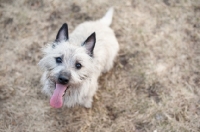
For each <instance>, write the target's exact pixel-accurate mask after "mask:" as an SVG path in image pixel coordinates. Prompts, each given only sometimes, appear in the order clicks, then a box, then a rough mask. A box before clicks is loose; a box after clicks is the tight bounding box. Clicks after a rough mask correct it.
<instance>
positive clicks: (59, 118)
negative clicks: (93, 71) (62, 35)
mask: <svg viewBox="0 0 200 132" xmlns="http://www.w3.org/2000/svg"><path fill="white" fill-rule="evenodd" d="M111 6H114V7H115V15H114V21H113V24H112V28H113V29H114V31H115V33H116V36H117V38H118V40H119V43H120V48H121V50H120V53H119V56H118V58H117V60H116V63H115V66H114V68H113V69H112V71H110V72H109V73H107V74H104V75H102V76H101V78H100V79H99V90H98V93H97V95H96V96H95V99H94V104H93V108H92V109H85V108H83V107H79V106H77V107H75V108H70V109H69V108H62V109H53V108H51V107H50V106H49V99H48V98H47V97H45V96H44V95H43V94H42V93H41V92H40V89H41V84H40V83H39V79H40V76H41V71H40V70H39V67H38V66H37V63H38V61H39V59H40V58H41V52H40V49H41V47H42V46H44V44H46V43H47V42H49V41H51V40H54V38H55V35H56V33H57V30H58V29H59V27H60V26H61V24H62V23H64V22H67V23H68V25H69V30H70V32H71V31H72V30H73V29H74V28H75V26H76V25H77V24H79V23H81V22H83V21H85V20H93V19H97V18H100V17H101V16H102V15H103V14H104V13H105V12H106V11H107V9H108V8H109V7H111ZM0 28H1V30H0V47H1V48H0V131H2V132H4V131H5V132H14V131H15V132H23V131H30V132H33V131H37V132H58V131H59V132H68V131H69V132H78V131H81V132H82V131H85V132H90V131H91V132H94V131H95V132H109V131H110V132H111V131H112V132H134V131H135V132H153V131H154V130H157V132H169V131H176V132H188V131H193V132H198V131H200V89H199V88H200V68H199V67H200V2H199V1H198V0H171V1H169V0H163V1H161V0H160V1H158V0H152V1H148V2H146V1H144V0H132V1H130V0H127V1H117V2H116V1H115V0H110V1H107V0H97V1H93V2H91V1H86V0H82V1H78V0H75V1H73V2H72V1H58V0H55V1H49V2H46V1H44V0H43V1H42V0H21V1H14V0H0Z"/></svg>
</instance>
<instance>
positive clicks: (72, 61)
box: [39, 24, 96, 108]
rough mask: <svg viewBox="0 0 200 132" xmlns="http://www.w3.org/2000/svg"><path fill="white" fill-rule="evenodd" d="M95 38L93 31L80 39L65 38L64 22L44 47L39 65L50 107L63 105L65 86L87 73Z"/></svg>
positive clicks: (91, 67)
mask: <svg viewBox="0 0 200 132" xmlns="http://www.w3.org/2000/svg"><path fill="white" fill-rule="evenodd" d="M95 42H96V38H95V33H93V34H91V35H90V36H89V37H88V38H87V39H86V40H85V41H84V42H83V43H80V44H72V43H71V42H69V41H68V28H67V24H63V26H62V27H61V28H60V30H59V31H58V34H57V36H56V40H55V42H53V43H52V44H50V45H48V46H47V47H46V48H45V49H44V53H45V56H44V57H43V58H42V59H41V60H40V62H39V65H40V66H41V67H42V69H44V70H45V72H46V77H45V79H46V80H45V82H48V83H44V85H47V86H46V87H47V88H48V90H49V91H51V93H52V97H51V101H50V104H51V105H52V106H53V107H56V108H59V107H61V106H62V103H63V102H62V97H63V95H64V94H65V91H66V90H67V89H68V88H70V87H76V86H78V85H81V83H82V82H83V81H84V80H85V79H87V78H89V77H90V72H91V69H93V59H92V58H93V49H94V46H95ZM76 45H80V46H76Z"/></svg>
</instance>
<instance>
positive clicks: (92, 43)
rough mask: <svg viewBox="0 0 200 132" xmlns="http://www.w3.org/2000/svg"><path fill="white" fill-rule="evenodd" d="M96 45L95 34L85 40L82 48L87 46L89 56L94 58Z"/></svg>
mask: <svg viewBox="0 0 200 132" xmlns="http://www.w3.org/2000/svg"><path fill="white" fill-rule="evenodd" d="M95 43H96V34H95V32H94V33H92V34H91V35H90V36H89V37H88V38H87V39H86V40H85V42H84V43H83V45H82V46H85V48H86V49H87V51H88V54H89V55H90V56H91V57H92V56H93V50H94V46H95Z"/></svg>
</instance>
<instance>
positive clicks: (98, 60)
mask: <svg viewBox="0 0 200 132" xmlns="http://www.w3.org/2000/svg"><path fill="white" fill-rule="evenodd" d="M112 14H113V9H112V8H111V9H110V10H109V11H108V12H107V14H106V15H105V17H103V18H102V19H100V20H97V21H88V22H84V23H82V24H80V25H78V26H77V28H76V29H75V30H74V31H73V32H72V33H71V34H70V35H69V39H68V40H67V41H61V42H53V43H51V44H49V45H48V46H47V47H46V48H44V57H43V59H41V61H40V62H39V65H40V66H41V67H42V69H44V71H45V72H44V74H43V76H42V79H41V81H42V83H43V85H44V87H43V92H44V93H45V94H47V95H49V96H51V95H52V93H53V91H54V89H55V82H54V80H56V79H57V78H58V75H59V72H60V71H66V72H70V73H71V79H70V80H69V85H70V88H68V89H67V91H66V94H65V96H64V105H65V106H67V107H72V106H74V105H76V104H80V105H83V106H85V107H87V108H90V107H91V106H92V100H93V99H92V98H93V96H94V94H95V93H96V90H97V89H98V83H97V81H98V77H99V76H100V75H101V73H102V72H107V71H109V70H110V69H111V68H112V67H113V61H114V59H115V57H116V55H117V53H118V50H119V45H118V42H117V39H116V37H115V34H114V32H113V30H112V29H111V28H110V27H109V25H110V24H111V22H112ZM93 32H95V33H96V44H95V47H94V51H93V52H94V55H93V56H92V57H91V56H89V55H88V53H87V50H86V48H85V47H84V46H81V44H82V43H83V42H84V41H85V40H86V39H87V37H88V36H90V35H91V34H92V33H93ZM52 45H55V47H52ZM61 55H63V56H64V57H63V58H64V59H63V64H62V65H59V66H58V65H57V64H56V62H55V57H57V56H61ZM77 60H78V61H79V62H81V63H82V65H83V68H82V69H80V70H76V69H74V63H75V62H76V61H77ZM82 78H83V79H82Z"/></svg>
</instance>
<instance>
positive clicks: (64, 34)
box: [56, 23, 69, 41]
mask: <svg viewBox="0 0 200 132" xmlns="http://www.w3.org/2000/svg"><path fill="white" fill-rule="evenodd" d="M68 38H69V37H68V26H67V24H66V23H64V24H63V25H62V27H61V28H60V30H59V31H58V34H57V36H56V41H63V40H68Z"/></svg>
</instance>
